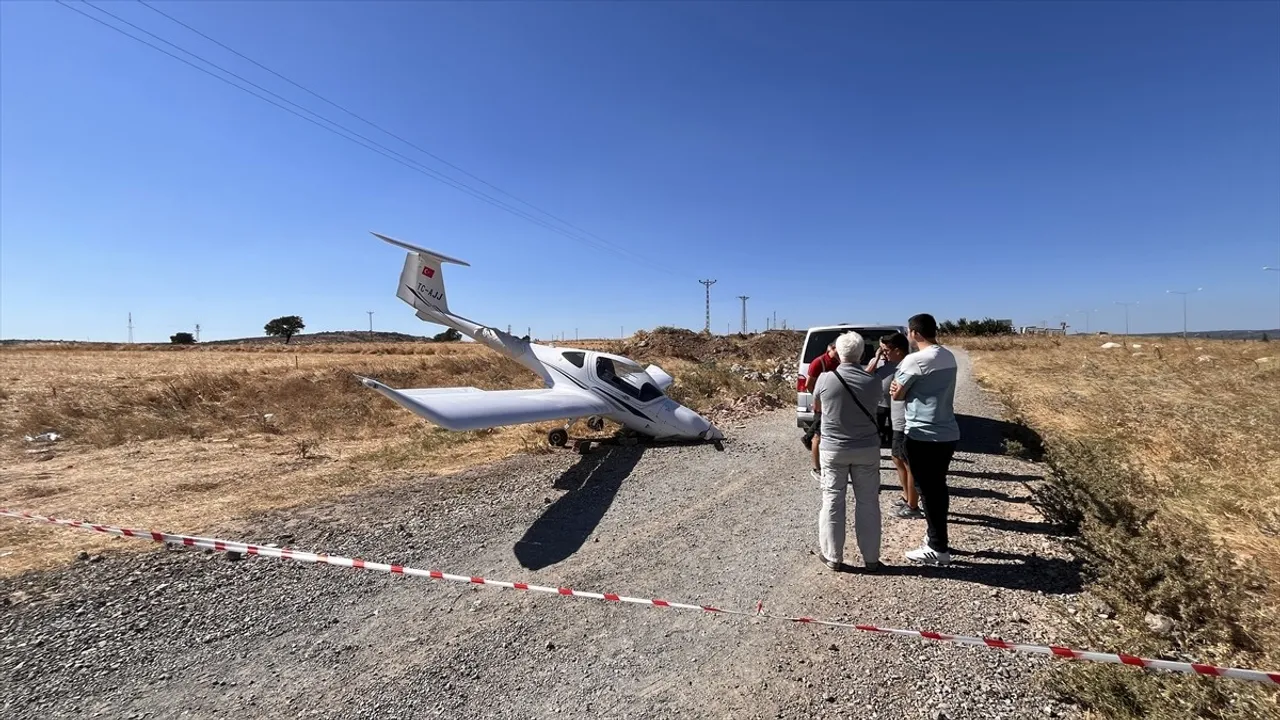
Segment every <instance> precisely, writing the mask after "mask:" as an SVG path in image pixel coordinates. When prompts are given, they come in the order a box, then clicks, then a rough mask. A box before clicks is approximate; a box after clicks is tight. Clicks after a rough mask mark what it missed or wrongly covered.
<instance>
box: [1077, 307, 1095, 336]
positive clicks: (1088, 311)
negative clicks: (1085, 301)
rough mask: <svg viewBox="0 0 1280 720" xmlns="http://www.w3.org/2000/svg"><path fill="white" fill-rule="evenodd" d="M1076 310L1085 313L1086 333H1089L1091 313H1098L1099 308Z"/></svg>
mask: <svg viewBox="0 0 1280 720" xmlns="http://www.w3.org/2000/svg"><path fill="white" fill-rule="evenodd" d="M1076 312H1079V313H1083V314H1084V334H1085V335H1088V334H1089V313H1096V312H1098V311H1097V310H1077V311H1076Z"/></svg>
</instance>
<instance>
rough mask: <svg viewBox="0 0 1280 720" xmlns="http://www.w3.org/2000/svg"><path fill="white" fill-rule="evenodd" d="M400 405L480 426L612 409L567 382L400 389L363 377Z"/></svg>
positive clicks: (455, 426)
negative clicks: (500, 387) (537, 386)
mask: <svg viewBox="0 0 1280 720" xmlns="http://www.w3.org/2000/svg"><path fill="white" fill-rule="evenodd" d="M360 382H361V383H363V384H364V386H365V387H368V388H372V389H374V390H377V391H378V392H379V393H382V394H383V395H385V396H386V397H388V398H390V399H391V400H393V401H395V402H396V403H397V404H399V405H400V406H401V407H404V408H405V409H407V410H410V411H411V412H413V413H414V414H416V415H418V416H420V417H423V418H425V419H427V420H429V421H430V422H432V423H434V424H436V425H439V426H441V427H444V428H448V429H449V430H480V429H483V428H491V427H497V426H499V425H520V424H523V423H534V422H543V421H545V420H568V419H572V418H580V417H587V416H589V415H606V414H608V413H610V412H612V411H613V409H612V408H611V407H609V405H607V404H606V403H605V402H604V401H603V400H599V399H597V398H593V397H591V396H590V395H587V394H585V393H579V392H576V391H574V390H568V389H565V388H545V389H541V390H480V389H477V388H473V387H460V388H422V389H406V390H396V389H394V388H390V387H387V386H386V385H383V384H382V383H380V382H378V381H377V380H372V379H370V378H366V377H362V378H360Z"/></svg>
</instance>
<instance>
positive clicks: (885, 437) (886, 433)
mask: <svg viewBox="0 0 1280 720" xmlns="http://www.w3.org/2000/svg"><path fill="white" fill-rule="evenodd" d="M876 430H878V431H879V432H880V447H882V448H887V447H892V445H891V444H890V443H891V441H892V440H893V420H892V419H890V417H889V408H887V407H877V408H876Z"/></svg>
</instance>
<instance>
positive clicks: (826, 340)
mask: <svg viewBox="0 0 1280 720" xmlns="http://www.w3.org/2000/svg"><path fill="white" fill-rule="evenodd" d="M850 330H853V331H855V332H857V333H858V334H859V335H861V336H862V339H863V340H865V341H866V345H865V346H864V347H863V349H862V360H861V364H862V366H863V367H866V365H867V363H869V362H871V358H872V357H874V356H875V354H876V348H878V347H879V346H880V338H882V337H884V336H885V335H892V334H893V333H896V332H900V333H902V334H903V335H906V334H907V329H906V328H905V327H902V326H900V325H851V324H849V323H844V324H842V325H823V326H821V327H811V328H809V331H808V332H807V333H806V334H805V336H804V345H803V346H802V347H801V348H800V361H799V365H798V367H797V372H796V426H797V427H802V428H807V427H808V426H809V424H810V423H812V422H813V395H812V394H810V393H808V392H806V391H805V387H804V386H805V383H806V381H807V380H808V379H809V363H811V362H813V361H814V359H816V358H817V357H818V356H819V355H821V354H822V353H824V352H826V351H827V346H828V345H830V344H831V343H832V342H834V341H835V339H836V338H837V337H840V335H842V334H844V333H847V332H849V331H850Z"/></svg>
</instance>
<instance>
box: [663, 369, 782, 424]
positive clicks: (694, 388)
mask: <svg viewBox="0 0 1280 720" xmlns="http://www.w3.org/2000/svg"><path fill="white" fill-rule="evenodd" d="M744 365H747V366H750V365H753V364H752V363H744ZM755 365H759V363H755ZM662 367H663V369H665V370H666V371H667V372H669V373H671V374H672V376H674V377H675V382H674V383H673V384H672V385H671V388H670V389H669V390H668V391H667V394H668V396H670V397H671V398H672V399H674V400H675V401H677V402H679V403H681V404H682V405H686V406H688V407H690V408H692V409H693V410H695V411H698V412H704V411H707V410H710V409H711V408H713V407H715V406H718V405H723V404H725V403H727V402H730V401H733V400H736V399H738V398H741V397H745V396H747V395H752V394H756V393H762V392H763V393H766V394H769V395H772V396H776V397H777V398H778V399H781V400H785V401H786V402H790V401H791V400H793V399H794V394H793V393H794V392H795V390H794V389H793V388H789V386H788V385H787V384H786V383H784V382H781V381H777V380H772V381H769V382H767V383H761V382H759V381H756V380H744V379H743V377H742V375H743V373H741V372H733V371H732V370H731V369H730V367H731V365H729V364H725V363H720V362H715V361H712V362H706V363H699V364H694V363H690V362H685V361H670V367H667V366H666V365H662ZM762 369H763V368H762ZM788 391H790V393H792V394H788Z"/></svg>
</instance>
